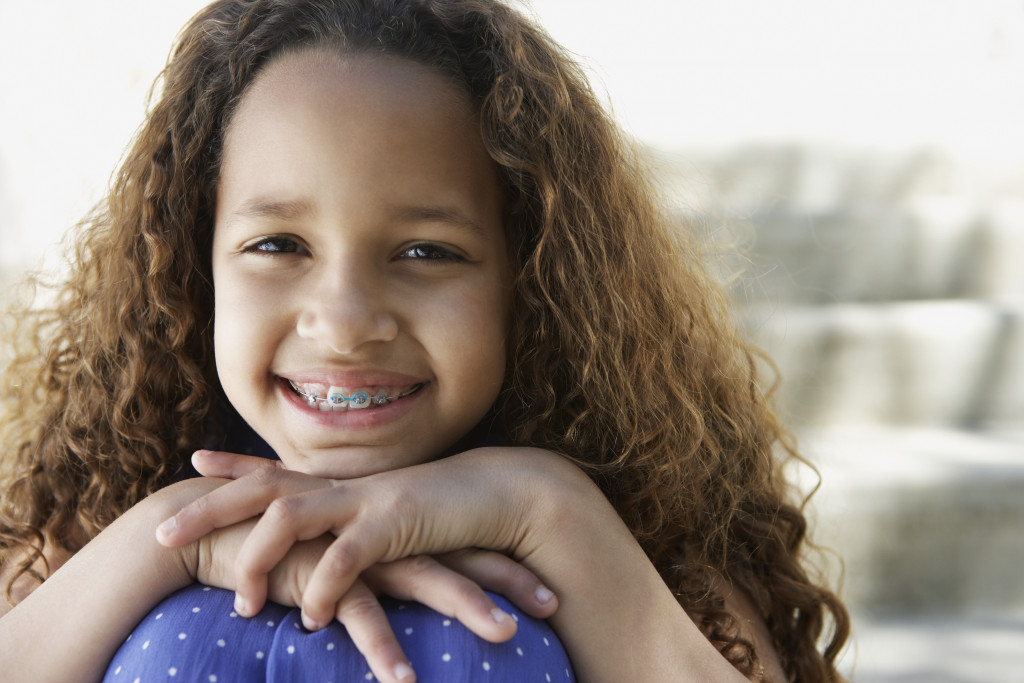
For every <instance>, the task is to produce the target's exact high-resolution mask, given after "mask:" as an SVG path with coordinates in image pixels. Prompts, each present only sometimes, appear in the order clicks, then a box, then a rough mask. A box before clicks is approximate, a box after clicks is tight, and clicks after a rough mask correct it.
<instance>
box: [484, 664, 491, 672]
mask: <svg viewBox="0 0 1024 683" xmlns="http://www.w3.org/2000/svg"><path fill="white" fill-rule="evenodd" d="M490 670H491V663H490V662H484V671H490Z"/></svg>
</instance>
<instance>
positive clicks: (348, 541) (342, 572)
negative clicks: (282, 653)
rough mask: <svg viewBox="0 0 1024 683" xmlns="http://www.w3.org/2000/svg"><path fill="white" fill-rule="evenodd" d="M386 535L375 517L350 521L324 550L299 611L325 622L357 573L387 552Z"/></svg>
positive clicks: (313, 620)
mask: <svg viewBox="0 0 1024 683" xmlns="http://www.w3.org/2000/svg"><path fill="white" fill-rule="evenodd" d="M389 540H390V537H389V536H388V535H387V534H385V533H382V530H380V529H379V528H378V524H377V523H376V520H366V521H363V522H361V523H353V524H350V525H348V526H347V527H346V528H345V529H344V534H343V535H342V536H341V537H338V538H336V539H335V540H334V542H333V543H331V545H330V546H329V547H328V548H327V550H326V551H324V554H323V557H321V558H320V561H319V562H318V563H317V565H316V567H315V568H314V569H313V573H312V575H311V576H310V580H309V583H308V584H306V589H305V591H304V592H303V594H302V613H303V615H306V616H307V617H308V618H309V619H310V621H311V622H312V623H321V624H322V623H325V622H326V621H327V620H329V619H330V618H331V615H332V614H333V613H334V607H335V605H336V604H337V603H338V601H339V600H340V599H341V597H342V596H343V595H344V594H345V593H346V592H347V591H348V589H349V587H350V586H351V585H352V584H353V583H354V582H355V581H356V579H358V578H359V575H360V574H361V573H362V572H363V571H364V570H365V569H367V568H368V567H370V566H371V565H373V564H375V563H377V562H380V561H382V560H383V561H388V560H391V559H395V558H393V557H389V556H388V551H389Z"/></svg>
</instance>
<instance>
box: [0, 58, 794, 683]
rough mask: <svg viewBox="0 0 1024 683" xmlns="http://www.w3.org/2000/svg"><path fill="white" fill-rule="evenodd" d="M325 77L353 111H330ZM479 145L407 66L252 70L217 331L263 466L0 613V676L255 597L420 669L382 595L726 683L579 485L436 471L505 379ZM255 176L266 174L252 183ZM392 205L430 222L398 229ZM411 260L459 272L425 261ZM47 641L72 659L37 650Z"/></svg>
mask: <svg viewBox="0 0 1024 683" xmlns="http://www.w3.org/2000/svg"><path fill="white" fill-rule="evenodd" d="M342 84H344V85H345V86H346V88H345V91H346V92H348V93H359V94H360V95H362V97H350V98H345V97H341V94H342V93H341V90H342V88H341V85H342ZM417 105H419V106H417ZM326 109H330V110H331V112H332V115H331V117H330V118H328V117H327V116H326ZM342 113H343V114H344V116H342V115H340V114H342ZM261 119H264V120H263V121H262V122H261ZM269 121H274V122H276V123H275V125H274V126H270V125H269ZM388 122H390V123H392V124H399V125H400V130H395V129H393V127H389V126H386V125H385V124H386V123H388ZM292 123H296V124H299V123H301V125H298V127H297V128H296V126H294V125H290V124H292ZM434 124H436V125H434ZM278 126H280V128H278ZM385 129H386V130H385ZM288 131H292V132H293V133H296V134H298V133H302V134H303V135H305V134H310V135H313V134H318V137H317V138H316V139H315V140H310V141H307V140H304V139H302V137H301V136H300V137H299V138H297V139H290V138H287V134H288ZM246 132H249V133H251V136H249V137H247V135H246ZM357 132H358V137H359V141H358V144H357V143H355V142H353V136H354V134H356V133H357ZM420 132H422V133H424V135H423V136H422V139H420V137H418V135H417V133H420ZM392 145H393V146H392ZM294 150H300V151H301V153H300V154H298V155H297V156H294V157H290V156H289V155H291V154H293V151H294ZM321 151H324V152H325V154H324V155H321V154H320V153H321ZM384 151H386V152H387V153H383V152H384ZM480 152H482V146H481V144H480V141H479V137H478V134H477V133H476V132H475V128H474V127H473V124H472V110H471V108H470V107H469V105H468V103H467V102H466V101H465V100H464V99H463V98H462V95H461V94H460V93H459V92H458V91H457V90H456V89H454V88H453V87H452V86H451V85H450V84H449V83H448V82H447V81H445V80H444V79H443V78H441V77H440V76H438V75H436V74H434V73H432V72H430V71H428V70H425V69H423V68H422V67H419V66H416V65H414V64H410V63H406V62H402V61H396V60H385V59H372V60H371V59H362V60H357V59H343V58H340V57H337V56H334V55H326V54H320V53H299V54H294V55H290V56H286V57H283V58H281V59H280V61H278V62H276V63H274V64H272V65H270V66H269V67H268V69H267V70H266V71H265V72H264V73H263V74H262V75H261V77H260V79H258V81H257V83H256V84H254V86H253V88H252V90H251V91H250V92H249V93H247V95H246V96H245V97H244V98H243V102H242V105H241V109H240V110H239V112H238V116H237V117H236V119H235V120H234V121H233V122H232V124H231V126H230V127H229V130H228V136H227V148H226V155H225V165H224V169H223V174H224V175H223V178H222V192H221V196H220V199H219V204H218V207H217V225H216V230H215V244H214V269H215V289H216V290H217V302H216V304H217V322H216V331H215V334H216V344H217V362H218V370H219V372H220V373H221V379H222V382H224V384H225V390H226V391H227V393H228V395H229V397H230V398H231V400H232V402H233V403H234V404H235V405H236V407H237V408H238V410H239V411H240V412H241V413H242V415H243V416H244V417H246V419H247V420H249V421H250V422H251V423H252V424H254V425H258V426H259V430H260V433H261V434H262V435H263V436H264V437H265V438H267V439H268V441H270V443H271V445H273V446H274V447H275V448H277V449H278V450H279V452H280V454H281V459H282V462H281V464H280V465H278V466H275V465H269V464H268V463H267V461H265V460H260V459H254V458H249V457H246V456H238V455H232V454H226V453H210V452H201V453H197V454H196V456H195V457H194V459H193V462H194V464H195V465H196V467H197V469H198V470H199V471H200V472H201V473H202V474H204V475H206V476H205V477H204V478H202V479H198V480H190V481H186V482H181V483H179V484H175V485H173V486H171V487H168V488H167V489H164V490H163V491H160V492H158V493H157V494H154V495H153V496H150V497H149V498H147V499H146V500H144V501H143V502H142V503H140V504H139V505H136V506H135V507H134V508H132V509H131V510H129V511H128V512H127V513H125V514H124V515H123V516H122V517H121V518H119V519H118V520H117V521H116V522H115V523H114V524H112V525H111V526H110V527H108V528H107V529H106V530H104V531H103V532H102V533H101V534H99V535H98V536H97V537H96V538H95V539H94V540H93V541H91V542H90V543H89V544H88V545H87V546H86V547H85V548H84V549H83V550H82V551H80V552H79V553H77V554H76V555H75V556H74V557H72V558H71V559H70V560H69V561H68V562H67V564H66V565H65V566H64V567H62V568H61V569H60V570H59V571H57V572H56V573H55V574H54V575H53V576H52V577H51V578H50V579H49V580H48V581H47V582H46V583H45V584H43V586H42V587H40V588H39V589H37V590H35V591H34V592H33V593H32V594H31V595H30V596H29V597H28V598H26V599H25V600H24V601H23V602H22V603H20V604H19V605H18V606H17V607H16V608H14V609H13V610H11V611H10V612H9V613H8V614H7V615H6V616H4V617H3V618H2V619H0V644H2V645H3V649H4V652H5V653H8V652H10V653H13V654H12V655H10V657H8V656H7V655H6V654H5V666H10V667H13V668H12V669H11V670H15V671H20V672H24V675H25V676H26V680H38V681H49V680H52V681H58V680H70V679H89V678H92V679H95V678H98V677H99V676H100V675H101V674H102V671H103V669H104V667H105V665H106V662H107V661H108V659H109V657H110V655H111V654H112V653H113V652H114V650H115V649H116V648H117V647H118V646H119V645H120V643H121V642H122V641H123V639H124V638H125V637H126V635H127V634H128V633H129V632H130V630H131V629H132V628H133V627H134V625H135V624H136V623H137V622H138V620H139V619H140V618H141V617H142V616H144V614H145V613H146V612H148V611H149V609H150V608H151V607H152V606H153V605H154V604H155V603H156V602H157V601H159V600H160V599H162V598H163V597H165V596H166V595H167V594H169V593H170V592H172V591H173V590H175V589H176V588H179V587H181V586H184V585H187V584H189V583H191V582H193V581H197V580H198V581H200V582H203V583H208V584H210V585H215V586H220V587H225V588H230V589H236V591H237V594H238V596H239V605H240V607H241V608H242V609H241V610H240V611H241V612H242V613H243V614H251V613H253V612H255V611H257V610H258V609H259V608H260V606H261V605H262V604H263V602H264V601H265V600H266V599H272V600H275V601H277V602H281V603H283V604H292V605H299V606H301V608H302V612H303V620H304V621H305V622H306V625H307V626H310V627H313V628H316V627H319V626H321V625H323V624H325V623H327V622H328V621H329V620H331V619H332V618H336V619H339V620H340V621H342V622H343V623H345V624H346V626H347V627H349V630H350V632H352V635H353V638H354V639H355V640H356V641H357V645H359V647H360V649H361V651H362V652H363V653H364V654H365V655H366V656H367V659H368V661H369V662H370V664H371V667H372V668H373V671H374V673H375V675H376V676H377V678H378V679H379V680H382V681H398V680H403V681H406V682H408V681H411V680H413V678H414V674H413V673H412V672H411V670H410V669H409V667H408V663H407V662H406V660H405V658H404V655H403V654H402V653H401V651H400V649H398V647H397V643H395V641H394V638H393V636H392V635H390V632H389V631H388V629H387V627H386V622H384V621H383V619H382V614H381V613H380V611H379V605H378V604H376V601H375V599H373V594H374V593H375V592H388V593H390V594H392V595H395V596H396V597H400V598H401V597H411V598H413V599H418V600H421V601H422V602H424V603H426V604H428V605H430V606H433V607H435V609H439V610H440V611H442V612H445V613H448V614H453V615H456V616H457V617H458V618H460V619H462V620H463V621H464V623H466V624H467V625H468V626H470V628H472V629H473V630H474V631H476V632H477V633H478V634H479V635H481V636H482V637H486V638H489V639H492V640H503V639H507V638H508V637H511V635H512V631H513V630H514V624H511V623H510V620H505V621H504V622H503V621H502V620H500V619H498V618H496V616H495V615H494V614H493V612H492V608H493V603H490V601H489V600H488V599H487V598H486V596H485V595H484V594H483V593H482V591H481V589H480V588H481V586H483V587H484V588H490V589H494V590H498V591H499V592H503V593H505V594H506V595H508V596H509V597H510V598H511V599H512V600H513V602H515V603H516V604H517V605H519V606H520V607H521V608H523V609H524V610H525V611H527V612H528V613H530V614H532V615H534V616H540V617H550V620H551V623H552V625H553V626H554V628H555V629H556V630H557V632H558V633H559V636H560V637H561V639H562V641H563V643H564V645H565V646H566V649H567V651H568V653H569V655H570V657H571V659H572V661H573V664H574V667H575V669H576V673H577V676H578V678H579V680H581V681H584V682H586V683H595V682H596V683H604V682H605V681H608V682H611V681H621V680H684V681H729V680H743V679H742V676H740V675H739V674H738V673H737V672H736V671H735V669H733V668H732V666H731V665H729V664H728V663H727V662H726V661H725V660H724V659H723V658H722V657H721V656H720V655H719V654H718V652H717V651H716V650H715V649H714V647H713V646H712V645H711V644H710V643H709V642H708V641H707V639H705V638H704V637H703V636H702V635H701V634H700V632H699V631H698V630H697V628H696V626H695V625H694V624H693V622H692V621H691V620H690V619H689V617H688V616H687V615H686V613H685V612H684V611H683V610H682V608H681V607H680V606H679V604H678V602H677V601H676V600H675V598H674V596H673V595H672V594H671V592H670V591H669V590H668V588H667V587H666V586H665V584H664V583H663V582H662V580H661V578H660V576H659V575H658V572H657V571H656V569H655V568H654V567H653V565H651V563H650V562H649V561H648V560H647V558H646V556H645V555H644V553H643V551H642V550H641V548H640V547H639V545H638V544H637V543H636V541H635V539H634V538H633V537H632V535H631V534H630V532H629V530H628V528H627V527H626V526H625V525H624V524H623V522H622V521H621V519H620V518H619V517H618V515H617V514H616V512H615V510H614V509H613V508H612V507H611V505H610V504H609V503H608V501H607V500H606V499H605V498H604V496H603V495H602V493H601V492H600V490H599V489H597V487H596V486H595V485H594V484H593V483H592V482H591V481H590V480H589V479H588V478H587V477H586V476H585V475H584V474H583V473H582V472H580V471H579V469H578V468H576V467H575V466H573V465H572V464H570V463H569V462H567V461H566V460H564V459H563V458H561V457H560V456H558V455H556V454H554V453H550V452H546V451H540V450H536V449H518V448H484V449H475V450H471V451H467V452H463V453H455V454H452V455H449V456H448V457H444V458H440V459H439V458H438V456H440V455H442V454H445V452H446V451H448V450H449V449H450V447H451V446H452V445H453V443H454V442H455V441H456V440H457V439H458V438H459V437H460V436H462V435H463V434H464V433H465V432H466V431H468V430H469V429H470V428H471V427H472V426H473V425H474V424H475V422H476V421H478V420H479V419H480V417H482V416H483V413H484V411H486V409H487V407H488V406H489V405H490V403H491V401H493V398H494V395H496V392H497V390H498V386H499V385H500V380H501V373H502V372H503V369H504V366H503V360H502V358H503V355H504V350H503V349H502V345H501V344H502V339H503V335H504V330H505V319H506V316H507V300H506V298H505V297H506V296H507V295H506V294H505V292H507V282H508V264H507V262H506V261H505V260H504V253H505V245H504V240H503V237H502V235H501V231H500V222H497V218H498V216H499V215H500V211H499V210H498V209H499V207H500V196H498V194H497V193H496V189H497V184H496V182H495V181H494V169H493V167H491V166H490V165H489V162H487V161H485V158H484V157H482V156H480ZM282 154H283V156H282ZM403 155H404V156H403ZM321 157H323V158H321ZM397 158H401V159H402V160H403V163H391V160H393V159H397ZM236 161H237V162H238V163H237V164H235V163H234V162H236ZM300 162H301V163H300ZM307 162H308V163H307ZM253 166H258V167H260V168H262V170H263V173H256V174H249V175H246V174H247V173H248V169H249V168H251V167H253ZM285 171H287V173H286V172H285ZM364 173H365V174H366V175H365V176H364ZM369 179H373V180H375V181H376V183H374V182H370V180H369ZM435 179H439V180H442V181H443V182H440V183H435V182H434V180H435ZM243 181H244V182H243ZM262 183H267V184H266V185H263V184H262ZM254 188H255V189H254ZM254 196H255V197H256V198H257V199H259V200H260V202H262V203H256V204H253V202H252V197H254ZM268 198H269V200H270V201H263V200H266V199H268ZM396 202H397V203H398V205H399V207H403V206H404V207H405V208H406V209H408V208H409V207H410V206H412V207H417V206H419V207H421V208H422V206H423V205H424V203H425V202H426V203H427V204H426V206H428V207H432V209H431V210H430V211H413V212H410V211H401V210H400V211H398V212H397V214H396V212H395V211H394V204H395V203H396ZM247 204H248V208H246V205H247ZM438 205H440V207H441V208H443V209H444V211H440V212H438V211H437V210H436V209H437V208H438ZM254 209H255V210H254ZM410 216H412V217H413V218H412V219H411V220H410V219H409V218H410ZM425 216H426V217H429V220H427V219H425V218H424V217H425ZM454 216H458V218H453V217H454ZM467 218H468V219H469V221H470V222H471V223H472V224H473V226H474V227H472V228H467V224H466V220H465V219H467ZM282 237H285V238H286V239H280V238H282ZM268 238H270V239H269V240H268ZM253 244H264V245H267V244H269V245H271V246H273V245H276V247H274V248H277V247H281V246H282V245H285V244H295V245H297V246H299V247H301V248H299V249H294V250H293V249H292V248H291V247H290V246H289V247H288V249H287V250H286V251H285V253H284V254H279V255H267V254H266V253H253V251H251V250H250V247H251V246H252V245H253ZM423 244H429V245H431V247H430V249H431V253H436V252H433V251H432V250H434V247H436V246H437V245H443V246H445V247H446V248H448V247H450V248H451V249H450V251H453V252H455V253H458V254H460V256H462V259H463V260H461V261H455V262H450V261H442V263H440V264H437V263H433V264H431V263H424V262H423V261H426V260H428V259H423V258H421V257H422V256H423V255H424V254H425V253H427V252H426V251H417V250H416V249H414V247H416V246H417V245H423ZM260 249H261V248H257V251H259V250H260ZM262 249H263V250H264V251H265V250H266V248H265V247H264V248H262ZM430 260H434V259H430ZM413 304H417V305H413ZM442 323H443V324H442ZM467 338H468V340H467ZM302 373H309V375H308V376H307V375H303V374H302ZM389 373H390V374H389ZM292 374H297V375H299V379H300V380H302V381H304V382H307V383H316V381H319V380H327V381H331V382H334V381H335V380H337V381H341V382H350V383H358V382H368V383H375V382H376V383H381V384H384V383H387V382H391V383H392V384H393V385H394V386H399V385H401V384H402V383H405V382H409V381H413V382H415V383H420V382H421V381H422V382H423V384H424V389H422V390H420V391H419V392H417V393H416V394H413V395H412V396H410V397H409V398H413V399H414V400H408V399H403V401H404V402H405V405H404V407H402V403H403V401H396V403H395V404H394V406H388V407H385V408H380V409H379V410H381V411H382V413H384V414H383V416H382V417H380V418H372V419H367V418H364V417H359V418H358V419H351V418H349V417H348V416H345V417H344V419H339V418H338V417H336V416H329V417H327V418H326V419H322V418H323V416H320V415H305V416H303V413H302V412H301V411H299V410H298V408H299V407H301V406H296V405H295V402H294V401H293V400H292V397H290V396H289V395H288V393H287V392H286V391H285V389H286V388H285V387H283V386H282V384H283V383H282V382H280V381H278V379H277V378H279V377H282V376H284V377H287V376H290V375H292ZM360 375H362V376H360ZM351 388H358V387H351ZM290 401H291V402H290ZM395 406H397V407H400V408H401V410H397V409H396V410H393V411H392V412H393V413H394V414H391V415H389V414H388V413H386V412H384V411H388V410H389V409H391V408H393V407H395ZM374 410H377V409H374ZM367 414H369V413H368V411H367ZM303 420H304V421H303ZM297 424H298V425H302V428H301V429H299V428H296V427H295V425H297ZM162 520H163V523H162V524H159V527H158V529H157V532H156V536H155V537H154V533H153V530H154V528H157V525H158V523H159V522H161V521H162ZM126 548H131V549H132V551H131V552H126V551H125V549H126ZM548 589H550V591H549V590H548ZM552 592H553V593H554V594H555V595H557V596H558V599H557V603H556V601H555V599H554V598H553V597H552ZM727 605H728V606H729V607H730V608H732V609H733V611H734V613H735V614H736V615H737V616H738V617H739V618H740V620H741V622H742V623H745V624H748V630H747V632H746V633H747V635H748V636H750V637H752V638H753V639H754V642H755V643H757V645H758V651H759V655H760V656H761V659H762V662H764V663H765V664H766V668H767V669H768V674H769V675H768V676H767V678H768V680H772V679H776V680H784V677H783V676H782V675H781V672H780V671H779V670H778V662H777V659H776V658H775V655H774V653H773V652H772V651H771V648H770V646H768V645H765V644H764V643H768V642H770V639H766V636H767V634H766V630H765V629H764V625H763V623H761V622H760V620H759V619H758V618H757V616H756V615H755V614H752V613H751V612H750V611H749V607H746V608H745V607H744V605H743V604H742V602H737V601H736V600H734V599H732V598H729V599H728V601H727ZM556 606H557V611H555V607H556ZM609 615H614V617H613V618H609ZM382 622H383V623H382ZM85 624H88V628H85V626H84V625H85ZM52 642H61V643H67V644H69V645H68V647H66V648H64V649H63V650H62V651H61V652H59V653H56V654H55V653H54V652H53V648H52V647H51V646H50V645H48V643H52ZM44 652H45V656H44Z"/></svg>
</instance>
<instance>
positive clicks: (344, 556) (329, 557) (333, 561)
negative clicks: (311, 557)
mask: <svg viewBox="0 0 1024 683" xmlns="http://www.w3.org/2000/svg"><path fill="white" fill-rule="evenodd" d="M355 563H356V556H355V552H354V551H353V550H352V548H350V547H349V546H348V545H345V544H343V543H338V542H335V543H332V544H331V546H330V547H329V548H327V550H326V551H325V552H324V555H323V557H322V558H320V565H321V566H322V568H323V571H325V572H326V573H327V575H328V576H329V577H339V576H343V575H344V574H346V573H348V572H349V571H350V570H352V568H353V567H354V566H355Z"/></svg>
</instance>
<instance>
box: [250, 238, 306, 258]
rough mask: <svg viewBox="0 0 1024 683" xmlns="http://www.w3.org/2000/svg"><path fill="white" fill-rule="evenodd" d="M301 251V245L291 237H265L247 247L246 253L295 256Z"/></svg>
mask: <svg viewBox="0 0 1024 683" xmlns="http://www.w3.org/2000/svg"><path fill="white" fill-rule="evenodd" d="M301 249H302V247H301V246H300V245H299V243H298V242H296V241H295V240H293V239H291V238H289V237H265V238H263V239H261V240H259V241H257V242H255V243H253V244H251V245H249V246H247V247H246V248H245V249H244V251H245V252H247V253H256V254H294V253H297V252H299V251H301Z"/></svg>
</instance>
